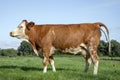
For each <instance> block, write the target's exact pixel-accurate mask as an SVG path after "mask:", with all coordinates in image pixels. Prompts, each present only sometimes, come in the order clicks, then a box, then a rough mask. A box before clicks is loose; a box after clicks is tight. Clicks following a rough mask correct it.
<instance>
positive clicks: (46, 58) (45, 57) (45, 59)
mask: <svg viewBox="0 0 120 80" xmlns="http://www.w3.org/2000/svg"><path fill="white" fill-rule="evenodd" d="M48 63H49V57H48V56H44V59H43V66H44V69H43V73H46V72H47V65H48Z"/></svg>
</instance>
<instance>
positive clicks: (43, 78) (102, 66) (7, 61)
mask: <svg viewBox="0 0 120 80" xmlns="http://www.w3.org/2000/svg"><path fill="white" fill-rule="evenodd" d="M119 60H120V58H115V59H113V60H110V59H109V58H108V57H101V60H100V63H99V71H98V75H96V76H93V75H92V71H93V65H91V67H90V69H89V71H88V73H84V72H83V69H84V66H85V60H84V59H83V58H82V57H80V56H62V57H59V56H55V65H56V69H57V72H55V73H54V72H52V70H51V66H50V65H49V66H48V72H47V73H46V74H43V73H42V70H43V65H42V60H41V59H39V58H38V57H0V80H120V61H119Z"/></svg>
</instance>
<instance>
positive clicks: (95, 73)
mask: <svg viewBox="0 0 120 80" xmlns="http://www.w3.org/2000/svg"><path fill="white" fill-rule="evenodd" d="M98 64H99V61H97V62H96V63H94V72H93V74H94V75H97V71H98Z"/></svg>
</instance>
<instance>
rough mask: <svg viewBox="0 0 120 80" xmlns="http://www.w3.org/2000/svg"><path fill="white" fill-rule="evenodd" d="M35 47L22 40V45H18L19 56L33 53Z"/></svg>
mask: <svg viewBox="0 0 120 80" xmlns="http://www.w3.org/2000/svg"><path fill="white" fill-rule="evenodd" d="M33 53H34V52H33V49H32V47H31V45H30V44H29V43H28V42H26V41H22V42H21V44H20V46H19V47H18V53H17V54H18V55H19V56H22V55H23V56H25V55H33Z"/></svg>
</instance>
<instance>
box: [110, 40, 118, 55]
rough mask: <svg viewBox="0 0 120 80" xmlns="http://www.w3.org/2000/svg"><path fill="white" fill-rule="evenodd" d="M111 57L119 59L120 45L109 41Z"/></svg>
mask: <svg viewBox="0 0 120 80" xmlns="http://www.w3.org/2000/svg"><path fill="white" fill-rule="evenodd" d="M111 55H112V56H118V57H120V43H119V42H117V41H116V40H111Z"/></svg>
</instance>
